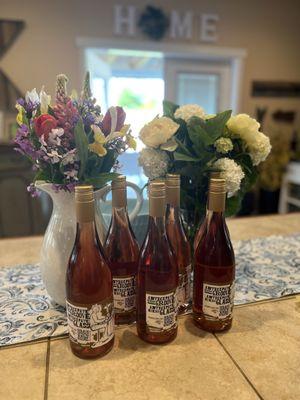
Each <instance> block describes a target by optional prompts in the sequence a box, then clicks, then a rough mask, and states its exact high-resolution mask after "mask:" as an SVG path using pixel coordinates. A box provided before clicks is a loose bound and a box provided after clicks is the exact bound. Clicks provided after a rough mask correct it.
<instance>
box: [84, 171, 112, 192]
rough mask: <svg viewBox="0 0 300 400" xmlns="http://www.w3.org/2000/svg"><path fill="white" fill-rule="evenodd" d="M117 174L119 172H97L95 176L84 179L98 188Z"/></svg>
mask: <svg viewBox="0 0 300 400" xmlns="http://www.w3.org/2000/svg"><path fill="white" fill-rule="evenodd" d="M119 175H120V174H118V173H116V172H108V173H103V174H99V175H98V176H97V177H92V178H87V179H85V183H88V184H90V185H93V186H94V187H95V188H100V187H102V186H104V185H106V183H107V182H109V181H113V180H114V179H116V178H117V176H119Z"/></svg>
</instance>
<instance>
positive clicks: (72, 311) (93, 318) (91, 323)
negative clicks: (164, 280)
mask: <svg viewBox="0 0 300 400" xmlns="http://www.w3.org/2000/svg"><path fill="white" fill-rule="evenodd" d="M66 307H67V320H68V327H69V335H70V340H71V341H72V342H74V343H77V344H79V345H81V346H84V347H90V348H95V347H100V346H103V345H105V344H106V343H108V342H109V341H110V340H111V339H112V338H113V337H114V313H113V302H112V299H108V300H105V301H103V302H101V303H97V304H91V305H82V306H81V305H80V306H78V305H75V304H72V303H70V302H69V301H67V302H66Z"/></svg>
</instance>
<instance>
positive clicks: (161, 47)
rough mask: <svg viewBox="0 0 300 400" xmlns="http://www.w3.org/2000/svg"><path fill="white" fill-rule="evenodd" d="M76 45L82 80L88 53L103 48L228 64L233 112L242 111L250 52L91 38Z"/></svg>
mask: <svg viewBox="0 0 300 400" xmlns="http://www.w3.org/2000/svg"><path fill="white" fill-rule="evenodd" d="M76 45H77V47H78V48H79V52H80V63H79V69H80V71H79V73H80V75H81V76H82V75H83V74H84V72H85V70H86V66H85V49H87V48H103V49H110V48H115V49H127V50H141V51H143V50H144V51H153V52H157V53H163V54H164V56H165V57H167V58H168V57H170V58H184V59H192V60H202V61H219V62H223V63H228V65H229V67H230V76H231V87H232V93H231V108H232V110H233V112H234V113H238V112H239V111H240V98H241V90H242V78H243V73H244V64H245V58H246V56H247V51H246V50H245V49H243V48H235V47H220V46H209V45H198V44H186V43H178V44H175V43H168V42H160V43H155V42H148V41H139V40H133V39H120V38H110V39H100V38H89V37H78V38H77V39H76Z"/></svg>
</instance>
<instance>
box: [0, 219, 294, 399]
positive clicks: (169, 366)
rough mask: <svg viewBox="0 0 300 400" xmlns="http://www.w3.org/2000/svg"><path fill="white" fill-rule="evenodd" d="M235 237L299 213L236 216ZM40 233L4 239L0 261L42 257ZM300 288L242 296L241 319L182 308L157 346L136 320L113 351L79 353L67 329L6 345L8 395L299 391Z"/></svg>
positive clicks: (266, 231) (275, 395)
mask: <svg viewBox="0 0 300 400" xmlns="http://www.w3.org/2000/svg"><path fill="white" fill-rule="evenodd" d="M228 225H229V229H230V232H231V236H232V239H233V240H238V239H249V238H254V237H258V236H269V235H272V234H291V233H295V232H299V231H300V214H298V213H295V214H289V215H280V216H275V215H274V216H267V217H255V218H241V219H231V220H229V221H228ZM41 240H42V238H41V237H33V238H18V239H3V240H0V257H1V258H0V264H1V265H15V264H21V263H22V264H24V263H34V262H36V261H37V260H38V253H39V248H40V245H41ZM299 326H300V295H299V296H290V297H285V298H283V299H280V300H271V301H264V302H258V303H254V304H247V305H244V306H237V307H236V308H235V313H234V323H233V328H232V329H231V330H230V331H229V332H227V333H223V334H217V335H213V334H209V333H206V332H203V331H201V330H198V329H197V328H195V327H194V326H193V324H192V323H191V319H190V316H186V317H180V318H179V331H178V337H177V339H176V340H175V341H174V342H173V343H171V344H169V345H164V346H153V345H150V344H146V343H144V342H142V341H141V340H140V339H138V338H137V336H136V331H135V327H134V326H132V327H124V328H119V329H117V331H116V341H115V347H114V349H113V351H112V352H111V353H109V354H108V355H107V356H106V357H105V358H103V359H98V360H94V361H84V360H80V359H78V358H76V357H75V356H73V355H72V353H71V352H70V350H69V347H68V340H67V339H65V338H55V339H45V340H43V341H41V342H39V343H36V342H34V343H30V344H24V345H16V346H11V347H9V346H8V347H4V348H2V349H1V350H0V371H1V378H0V382H1V384H0V399H1V400H2V399H3V400H14V399H18V400H19V399H22V400H27V399H28V400H29V399H30V400H35V399H41V400H42V399H44V400H47V399H48V400H58V399H59V400H69V399H70V400H71V399H72V400H77V399H78V400H79V399H80V400H84V399H90V400H102V399H103V400H112V399H114V400H129V399H130V400H131V399H134V400H148V399H149V400H150V399H151V400H152V399H155V400H156V399H157V400H184V399H189V400H194V399H195V400H196V399H197V400H211V399H213V400H222V399H226V400H227V399H228V400H233V399H234V400H235V399H236V400H244V399H265V400H274V399H276V400H298V399H299V398H300V385H299V378H298V371H299V370H300V352H299V348H300V330H299Z"/></svg>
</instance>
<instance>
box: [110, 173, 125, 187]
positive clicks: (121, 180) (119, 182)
mask: <svg viewBox="0 0 300 400" xmlns="http://www.w3.org/2000/svg"><path fill="white" fill-rule="evenodd" d="M111 188H112V190H114V189H125V188H126V176H125V175H119V176H118V177H117V178H116V179H115V180H113V181H112V182H111Z"/></svg>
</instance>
